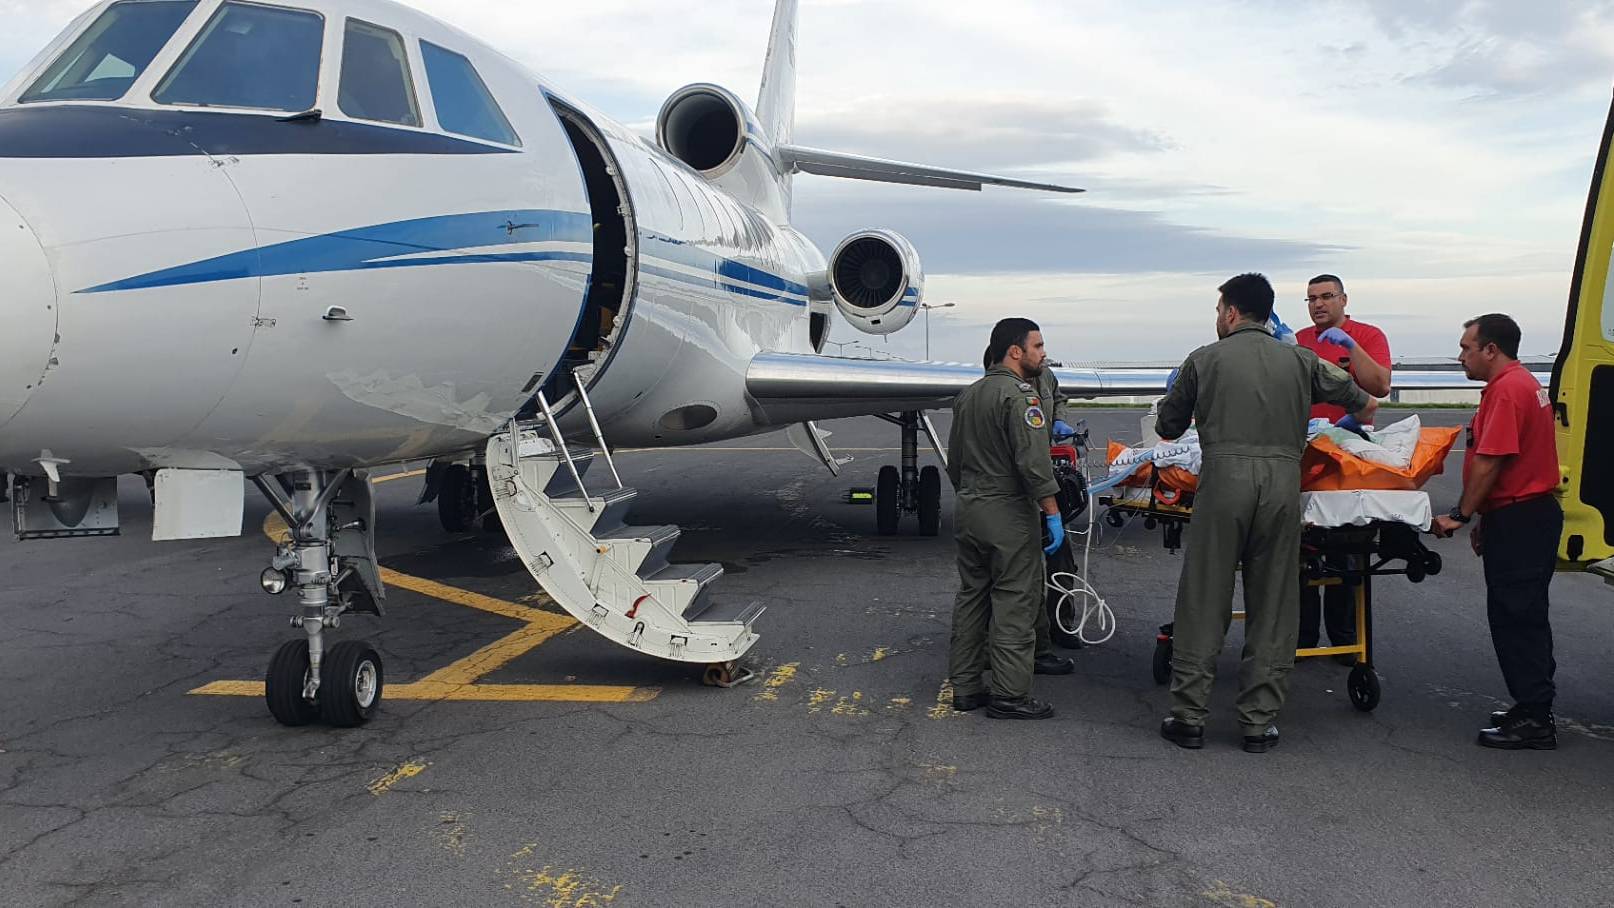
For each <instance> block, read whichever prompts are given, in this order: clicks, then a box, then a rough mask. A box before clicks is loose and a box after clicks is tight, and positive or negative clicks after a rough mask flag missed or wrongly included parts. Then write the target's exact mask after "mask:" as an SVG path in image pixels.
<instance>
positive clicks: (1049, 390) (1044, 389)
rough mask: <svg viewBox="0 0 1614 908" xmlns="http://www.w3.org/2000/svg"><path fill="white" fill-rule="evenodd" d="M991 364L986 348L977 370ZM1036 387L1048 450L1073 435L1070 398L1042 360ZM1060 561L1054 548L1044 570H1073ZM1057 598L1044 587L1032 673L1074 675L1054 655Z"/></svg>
mask: <svg viewBox="0 0 1614 908" xmlns="http://www.w3.org/2000/svg"><path fill="white" fill-rule="evenodd" d="M993 365H994V363H993V360H992V350H991V348H988V349H987V351H986V354H985V361H984V362H983V363H982V365H981V368H983V369H986V370H987V371H991V369H992V366H993ZM1036 386H1037V399H1038V402H1039V403H1040V405H1041V407H1042V411H1043V417H1044V419H1045V420H1046V421H1047V423H1048V445H1049V447H1052V446H1053V445H1054V442H1056V441H1057V440H1059V439H1061V438H1069V437H1070V436H1072V435H1075V434H1076V430H1075V429H1073V428H1071V426H1070V424H1069V423H1067V422H1065V412H1066V409H1067V405H1068V404H1069V402H1070V399H1069V398H1067V397H1065V395H1063V394H1061V393H1059V377H1058V376H1056V375H1054V370H1053V369H1052V368H1051V367H1049V365H1048V364H1047V362H1046V361H1045V362H1044V363H1043V368H1042V371H1041V373H1040V374H1038V375H1037V378H1036ZM1061 558H1063V553H1061V552H1060V551H1058V550H1057V549H1056V550H1055V551H1053V552H1050V553H1048V562H1047V563H1046V564H1047V565H1048V569H1049V570H1066V569H1069V570H1075V567H1074V562H1072V563H1070V564H1069V565H1066V564H1060V563H1055V562H1054V559H1061ZM1057 595H1058V594H1050V593H1049V592H1048V591H1047V590H1046V588H1045V589H1044V592H1043V596H1044V599H1045V602H1044V607H1043V608H1040V609H1038V610H1037V624H1036V628H1035V630H1036V633H1037V646H1036V656H1035V657H1034V659H1033V660H1032V666H1033V673H1034V674H1038V675H1069V674H1073V673H1075V671H1076V660H1075V659H1072V658H1070V657H1069V656H1061V655H1059V654H1058V653H1056V652H1054V638H1053V633H1052V625H1053V615H1052V614H1051V611H1050V608H1051V607H1050V606H1049V604H1048V602H1047V601H1046V600H1048V599H1050V598H1052V596H1057ZM1064 646H1066V647H1068V648H1070V649H1080V648H1081V643H1080V642H1079V641H1075V640H1070V641H1067V642H1066V643H1065V644H1064Z"/></svg>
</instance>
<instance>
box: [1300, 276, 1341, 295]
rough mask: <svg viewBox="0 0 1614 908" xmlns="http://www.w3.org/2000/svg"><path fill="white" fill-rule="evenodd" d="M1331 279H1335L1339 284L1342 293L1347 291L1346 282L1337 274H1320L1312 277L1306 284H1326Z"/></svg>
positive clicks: (1308, 285)
mask: <svg viewBox="0 0 1614 908" xmlns="http://www.w3.org/2000/svg"><path fill="white" fill-rule="evenodd" d="M1329 281H1333V282H1334V283H1336V284H1338V285H1339V292H1340V293H1344V292H1345V282H1344V281H1342V280H1340V279H1339V275H1337V274H1319V275H1317V276H1316V277H1314V278H1312V279H1311V280H1309V281H1307V282H1306V286H1307V287H1310V286H1311V285H1312V284H1326V283H1328V282H1329Z"/></svg>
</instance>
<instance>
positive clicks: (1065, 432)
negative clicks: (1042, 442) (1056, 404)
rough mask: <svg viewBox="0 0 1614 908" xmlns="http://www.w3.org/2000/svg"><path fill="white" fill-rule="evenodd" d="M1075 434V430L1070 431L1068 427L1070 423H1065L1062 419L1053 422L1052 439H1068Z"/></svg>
mask: <svg viewBox="0 0 1614 908" xmlns="http://www.w3.org/2000/svg"><path fill="white" fill-rule="evenodd" d="M1075 434H1076V430H1075V429H1072V428H1071V427H1070V423H1068V422H1065V421H1064V420H1063V419H1056V420H1054V437H1055V438H1069V437H1071V436H1072V435H1075Z"/></svg>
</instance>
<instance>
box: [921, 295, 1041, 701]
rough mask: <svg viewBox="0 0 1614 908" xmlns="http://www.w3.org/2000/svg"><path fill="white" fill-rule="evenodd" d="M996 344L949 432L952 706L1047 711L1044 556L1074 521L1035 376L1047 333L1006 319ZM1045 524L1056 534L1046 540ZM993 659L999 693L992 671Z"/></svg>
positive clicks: (957, 404)
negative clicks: (1062, 511) (1040, 673)
mask: <svg viewBox="0 0 1614 908" xmlns="http://www.w3.org/2000/svg"><path fill="white" fill-rule="evenodd" d="M987 350H988V358H989V359H990V360H991V361H992V363H993V365H992V368H991V369H989V370H988V371H987V373H986V375H985V376H984V377H983V378H981V379H980V380H979V381H977V382H975V383H974V384H972V385H970V386H969V387H968V388H965V389H964V391H963V392H962V393H961V394H959V395H958V399H957V400H956V401H954V403H953V424H952V430H951V432H950V433H949V436H948V440H947V472H948V476H949V478H951V479H952V481H953V488H954V489H956V490H957V497H956V500H955V504H954V510H953V523H954V526H955V527H956V530H955V539H956V542H957V544H958V579H959V591H958V599H957V601H956V603H955V605H954V608H953V640H952V650H951V653H950V654H949V658H948V674H949V677H950V678H951V680H952V685H953V708H954V709H957V710H960V711H968V710H973V709H979V708H980V707H982V706H985V707H986V708H987V710H986V711H987V715H989V716H991V717H992V718H994V719H1046V718H1048V717H1049V716H1052V715H1053V713H1054V710H1053V707H1052V706H1050V705H1048V704H1047V703H1043V702H1042V701H1039V700H1035V699H1032V697H1031V676H1032V670H1033V658H1034V657H1033V652H1034V648H1035V645H1036V632H1035V625H1036V620H1037V612H1038V611H1040V610H1041V609H1042V605H1043V586H1044V580H1043V576H1044V568H1043V555H1044V554H1045V553H1046V552H1048V551H1054V550H1056V549H1057V548H1058V546H1060V545H1063V544H1064V536H1065V528H1064V524H1063V523H1062V522H1061V521H1060V518H1059V505H1058V503H1057V502H1056V501H1055V499H1054V495H1055V493H1057V492H1058V491H1059V485H1058V483H1056V482H1055V481H1054V471H1053V463H1052V462H1051V461H1050V460H1049V458H1048V433H1047V428H1048V418H1047V416H1046V414H1044V413H1043V410H1042V402H1041V398H1040V397H1039V396H1038V395H1037V389H1036V386H1035V385H1033V384H1031V382H1032V380H1034V379H1035V378H1036V377H1037V374H1038V373H1039V372H1041V371H1042V363H1043V359H1044V353H1043V344H1042V331H1041V329H1039V328H1038V327H1037V324H1036V323H1035V322H1033V321H1031V320H1029V319H1023V318H1006V319H1004V320H1002V321H1000V322H998V323H997V325H995V326H994V327H993V328H992V341H991V346H990V347H988V348H987ZM1039 513H1040V514H1041V517H1042V519H1041V520H1040V521H1039V520H1038V515H1039ZM1042 525H1045V526H1047V528H1048V531H1049V534H1050V535H1051V537H1052V542H1051V543H1050V544H1049V545H1048V546H1047V547H1046V548H1045V547H1044V546H1043V544H1042V537H1041V533H1040V532H1039V527H1040V526H1042ZM989 663H990V666H991V669H992V687H991V691H990V693H988V691H987V689H986V685H985V683H984V677H983V676H984V674H985V671H986V668H987V667H988V664H989Z"/></svg>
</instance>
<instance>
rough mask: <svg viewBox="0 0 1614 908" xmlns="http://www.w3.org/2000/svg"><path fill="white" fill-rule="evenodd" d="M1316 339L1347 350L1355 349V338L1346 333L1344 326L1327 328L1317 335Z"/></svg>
mask: <svg viewBox="0 0 1614 908" xmlns="http://www.w3.org/2000/svg"><path fill="white" fill-rule="evenodd" d="M1317 339H1318V340H1320V341H1322V342H1324V343H1328V344H1338V345H1339V346H1341V347H1344V348H1345V349H1347V350H1355V349H1356V338H1354V337H1351V336H1350V335H1349V334H1346V333H1345V329H1344V328H1329V329H1328V330H1327V331H1324V332H1323V333H1321V334H1319V335H1317Z"/></svg>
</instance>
